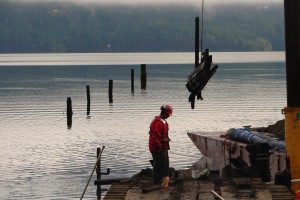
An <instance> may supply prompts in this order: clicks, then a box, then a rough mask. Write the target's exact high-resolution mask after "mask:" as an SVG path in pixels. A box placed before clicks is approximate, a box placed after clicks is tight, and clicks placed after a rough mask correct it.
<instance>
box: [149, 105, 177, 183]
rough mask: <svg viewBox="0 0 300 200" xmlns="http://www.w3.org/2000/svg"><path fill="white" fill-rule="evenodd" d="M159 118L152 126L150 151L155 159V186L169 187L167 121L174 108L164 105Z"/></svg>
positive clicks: (153, 163)
mask: <svg viewBox="0 0 300 200" xmlns="http://www.w3.org/2000/svg"><path fill="white" fill-rule="evenodd" d="M160 110H161V112H160V115H159V116H155V117H154V118H153V120H152V122H151V124H150V131H149V150H150V152H151V154H152V158H153V162H152V165H153V184H162V187H167V186H168V182H169V155H168V150H170V145H169V141H170V139H169V136H168V134H169V125H168V122H167V121H166V119H167V118H168V117H170V116H172V113H173V108H172V106H170V105H162V106H161V108H160Z"/></svg>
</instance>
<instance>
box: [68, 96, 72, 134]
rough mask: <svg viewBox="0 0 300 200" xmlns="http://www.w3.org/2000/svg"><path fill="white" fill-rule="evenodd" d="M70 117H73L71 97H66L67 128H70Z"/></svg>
mask: <svg viewBox="0 0 300 200" xmlns="http://www.w3.org/2000/svg"><path fill="white" fill-rule="evenodd" d="M72 116H73V110H72V99H71V97H68V98H67V125H68V128H71V127H72Z"/></svg>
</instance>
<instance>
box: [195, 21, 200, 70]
mask: <svg viewBox="0 0 300 200" xmlns="http://www.w3.org/2000/svg"><path fill="white" fill-rule="evenodd" d="M198 65H199V17H196V18H195V68H196V67H197V66H198Z"/></svg>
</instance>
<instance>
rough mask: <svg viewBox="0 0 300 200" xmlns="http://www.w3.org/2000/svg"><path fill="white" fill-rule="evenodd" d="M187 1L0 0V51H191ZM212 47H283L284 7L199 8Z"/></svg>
mask: <svg viewBox="0 0 300 200" xmlns="http://www.w3.org/2000/svg"><path fill="white" fill-rule="evenodd" d="M196 16H201V8H194V7H191V6H163V7H158V6H157V7H155V6H152V7H149V6H148V7H146V6H145V7H133V6H100V5H85V6H83V5H77V4H71V3H58V2H51V3H50V2H48V3H44V2H43V3H42V2H41V3H22V2H18V3H17V2H13V1H12V2H11V1H8V0H2V1H0V27H1V30H0V53H34V52H168V51H169V52H185V51H194V46H195V45H194V40H195V24H194V23H195V22H194V21H195V17H196ZM203 47H204V48H209V49H210V50H211V51H272V50H284V20H283V6H282V5H281V4H272V6H269V7H258V6H257V5H252V6H250V5H248V6H242V5H240V6H238V7H237V6H235V7H231V6H227V7H224V6H222V7H221V6H220V7H214V8H213V9H211V10H205V12H204V30H203Z"/></svg>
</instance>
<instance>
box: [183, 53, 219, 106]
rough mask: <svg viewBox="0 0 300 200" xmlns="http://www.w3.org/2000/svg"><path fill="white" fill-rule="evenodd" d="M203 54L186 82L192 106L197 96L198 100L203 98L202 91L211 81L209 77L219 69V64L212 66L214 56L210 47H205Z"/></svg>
mask: <svg viewBox="0 0 300 200" xmlns="http://www.w3.org/2000/svg"><path fill="white" fill-rule="evenodd" d="M201 55H202V58H201V63H200V64H199V65H198V66H197V67H196V68H195V69H194V71H193V72H192V73H191V74H190V75H189V76H188V81H187V84H186V88H187V89H188V91H189V92H191V94H190V96H189V102H191V104H192V108H193V107H194V106H193V103H194V101H195V97H196V96H197V99H198V100H199V99H201V100H203V98H202V95H201V92H202V90H203V88H204V86H205V85H206V84H207V82H208V81H209V79H210V78H211V77H212V76H213V75H214V73H215V72H216V70H217V69H218V65H214V66H213V67H212V68H211V65H212V56H211V55H209V51H208V49H205V51H204V52H202V54H201Z"/></svg>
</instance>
